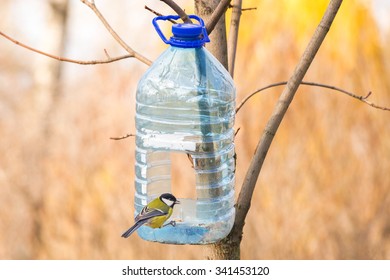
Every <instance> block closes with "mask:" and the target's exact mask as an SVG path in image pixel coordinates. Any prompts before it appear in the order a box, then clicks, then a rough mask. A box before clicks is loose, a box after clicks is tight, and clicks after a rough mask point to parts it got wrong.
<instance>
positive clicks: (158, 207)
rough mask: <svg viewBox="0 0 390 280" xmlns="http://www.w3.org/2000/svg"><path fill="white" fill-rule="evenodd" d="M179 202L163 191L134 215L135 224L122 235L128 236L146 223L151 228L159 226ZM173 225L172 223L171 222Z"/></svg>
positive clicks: (162, 224)
mask: <svg viewBox="0 0 390 280" xmlns="http://www.w3.org/2000/svg"><path fill="white" fill-rule="evenodd" d="M179 203H180V202H179V201H178V200H177V199H176V197H174V196H173V195H172V194H170V193H163V194H162V195H160V196H159V197H158V198H156V199H154V200H152V201H151V202H149V203H148V204H147V205H146V206H145V207H144V208H142V210H141V212H140V213H139V214H138V215H137V216H136V217H135V224H134V225H133V226H132V227H131V228H129V229H128V230H126V231H125V232H124V233H123V234H122V237H124V238H127V237H129V236H130V235H131V234H132V233H133V232H134V231H136V230H137V229H138V228H139V227H140V226H142V225H147V226H149V227H151V228H161V227H163V226H164V223H165V221H166V220H168V219H169V217H170V216H171V215H172V212H173V206H175V204H179ZM171 224H172V225H174V223H171Z"/></svg>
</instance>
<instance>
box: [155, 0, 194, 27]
mask: <svg viewBox="0 0 390 280" xmlns="http://www.w3.org/2000/svg"><path fill="white" fill-rule="evenodd" d="M160 1H162V2H164V3H165V4H167V5H168V6H169V7H171V8H172V10H174V11H175V12H176V13H177V14H178V15H179V16H180V18H181V20H182V21H183V22H185V23H192V21H191V19H190V18H189V17H188V15H187V14H186V12H185V11H184V10H183V9H182V8H180V6H179V5H177V4H176V3H175V2H174V1H172V0H160Z"/></svg>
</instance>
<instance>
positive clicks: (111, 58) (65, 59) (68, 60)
mask: <svg viewBox="0 0 390 280" xmlns="http://www.w3.org/2000/svg"><path fill="white" fill-rule="evenodd" d="M0 35H1V36H3V37H4V38H6V39H8V40H10V41H11V42H13V43H14V44H16V45H18V46H21V47H23V48H25V49H28V50H30V51H33V52H36V53H39V54H41V55H44V56H47V57H50V58H53V59H56V60H59V61H64V62H70V63H76V64H81V65H93V64H105V63H111V62H114V61H118V60H121V59H126V58H130V57H133V55H131V54H127V55H122V56H118V57H109V56H108V55H107V51H106V50H104V51H105V53H106V55H107V59H103V60H77V59H70V58H66V57H62V56H58V55H53V54H49V53H46V52H43V51H40V50H38V49H35V48H33V47H30V46H27V45H25V44H23V43H21V42H19V41H17V40H15V39H13V38H12V37H10V36H8V35H7V34H4V33H3V32H1V31H0Z"/></svg>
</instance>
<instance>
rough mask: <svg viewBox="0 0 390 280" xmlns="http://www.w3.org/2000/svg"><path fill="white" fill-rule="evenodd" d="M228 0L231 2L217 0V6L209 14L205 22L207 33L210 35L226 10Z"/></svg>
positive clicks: (228, 3)
mask: <svg viewBox="0 0 390 280" xmlns="http://www.w3.org/2000/svg"><path fill="white" fill-rule="evenodd" d="M230 2H231V0H221V2H219V4H218V6H217V8H215V10H214V12H213V14H212V15H211V17H210V19H209V20H208V22H207V23H206V30H207V34H209V35H210V34H211V32H213V30H214V28H215V26H216V25H217V23H218V21H219V19H220V18H221V16H222V15H223V14H224V13H225V12H226V10H227V9H228V8H229V5H230Z"/></svg>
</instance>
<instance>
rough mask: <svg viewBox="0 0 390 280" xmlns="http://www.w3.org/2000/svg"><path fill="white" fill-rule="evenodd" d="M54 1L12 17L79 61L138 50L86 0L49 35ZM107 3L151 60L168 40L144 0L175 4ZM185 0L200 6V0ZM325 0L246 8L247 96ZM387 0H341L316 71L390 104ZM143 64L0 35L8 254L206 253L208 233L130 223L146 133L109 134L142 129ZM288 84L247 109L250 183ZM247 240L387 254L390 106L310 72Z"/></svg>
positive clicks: (4, 244) (269, 165) (282, 61)
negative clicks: (152, 234)
mask: <svg viewBox="0 0 390 280" xmlns="http://www.w3.org/2000/svg"><path fill="white" fill-rule="evenodd" d="M51 1H52V2H56V1H54V0H51ZM47 2H50V1H43V0H35V1H31V2H29V3H28V4H27V3H26V2H25V1H21V0H17V1H16V0H15V1H10V0H3V1H2V4H1V6H2V9H1V11H0V30H1V31H2V32H4V33H7V34H8V35H11V36H13V37H15V38H16V39H17V40H19V41H21V42H24V43H26V44H28V45H31V46H33V47H35V48H38V49H41V50H43V51H47V52H52V53H53V54H60V53H58V51H59V50H60V51H61V48H62V49H63V51H61V53H62V55H63V56H66V57H71V58H76V59H82V60H92V59H102V58H103V59H104V58H105V54H104V49H106V50H107V51H108V53H109V55H110V56H112V57H114V56H116V55H121V54H124V53H125V52H124V51H123V50H122V49H121V48H120V47H119V46H118V45H117V44H116V42H114V41H113V40H112V39H111V37H110V35H109V34H108V33H107V32H106V30H105V29H104V28H103V27H102V24H101V23H100V22H99V21H98V19H97V18H96V16H95V15H94V14H93V13H92V12H91V11H90V10H89V9H88V8H87V7H86V6H85V5H83V4H82V3H81V2H79V1H70V2H69V6H68V7H67V11H68V13H67V14H66V21H65V23H66V25H65V26H66V28H63V29H62V33H63V38H64V43H63V44H62V45H61V46H54V47H53V46H52V45H53V44H54V45H55V44H56V42H57V45H58V42H60V39H59V38H56V37H55V36H51V35H50V34H51V33H50V32H52V30H51V31H50V28H51V27H53V26H51V22H50V20H52V19H51V18H50V16H48V13H49V8H47V7H46V6H48V5H47ZM57 2H61V1H57ZM109 2H110V1H103V0H101V1H96V4H97V5H98V7H99V8H100V9H101V11H102V13H103V14H104V15H105V16H106V18H107V20H108V21H109V22H110V23H111V24H112V25H113V27H114V28H115V29H116V30H117V31H118V33H119V34H120V35H122V37H123V38H124V40H125V41H126V42H127V43H128V44H129V45H130V46H132V47H134V49H136V50H138V51H140V52H141V53H142V54H143V55H145V56H147V57H148V58H150V59H153V60H154V59H155V58H156V57H157V56H158V54H159V53H161V52H162V51H163V50H164V49H165V48H166V46H164V45H163V43H162V42H161V41H160V40H159V38H158V36H157V35H156V33H155V32H154V30H153V27H152V25H151V19H152V18H153V15H152V14H151V13H150V12H148V11H146V10H144V7H143V6H144V5H145V4H146V5H149V6H150V7H152V8H154V9H156V10H158V11H160V12H161V13H163V14H170V13H172V12H171V11H170V10H169V8H167V7H165V6H164V5H163V4H162V3H160V1H115V3H111V4H110V3H109ZM135 2H137V3H135ZM177 2H178V3H179V4H180V5H182V6H183V7H186V11H187V13H192V11H193V7H192V3H191V1H180V0H179V1H177ZM327 4H328V1H325V0H319V1H310V0H295V1H293V0H290V1H288V0H280V1H271V0H263V1H244V8H248V7H256V8H257V9H256V10H251V11H245V12H244V13H243V15H242V18H241V30H240V35H239V45H238V55H237V61H236V70H235V81H236V85H237V102H240V101H241V100H242V99H243V98H244V97H245V96H246V95H247V94H249V93H251V92H253V91H254V90H256V89H258V88H260V87H262V86H265V85H267V84H270V83H274V82H278V81H283V80H287V79H288V78H289V76H290V75H291V73H292V71H293V69H294V67H295V65H296V63H297V61H298V60H299V57H300V55H301V54H302V52H303V50H304V48H305V46H306V44H307V43H308V41H309V39H310V37H311V35H312V34H313V32H314V29H315V28H316V26H317V24H318V23H319V21H320V19H321V17H322V14H323V12H324V10H325V8H326V6H327ZM388 6H389V5H388V4H386V1H380V0H376V1H368V0H367V1H363V0H361V1H358V0H356V1H344V3H343V4H342V6H341V9H340V11H339V14H338V15H337V17H336V20H335V22H334V24H333V26H332V28H331V30H330V32H329V34H328V36H327V38H326V39H325V42H324V44H323V46H322V47H321V49H320V51H319V53H318V54H317V57H316V58H315V61H314V63H313V64H312V66H311V68H310V69H309V71H308V73H307V75H306V77H305V79H304V80H306V81H312V82H319V83H325V84H329V85H333V86H337V87H340V88H343V89H345V90H348V91H351V92H354V93H356V94H358V95H366V94H367V93H368V92H369V91H372V95H371V96H370V100H371V101H372V102H374V103H376V104H378V105H383V106H387V107H390V78H389V77H390V47H389V45H390V36H389V35H390V29H389V25H388V24H387V25H386V23H385V22H383V21H382V20H383V19H384V17H383V12H384V11H387V12H390V8H389V7H388ZM386 9H387V10H386ZM32 11H34V12H32ZM228 13H230V11H229V12H228ZM228 18H229V15H228ZM387 18H388V16H387ZM53 64H54V65H53ZM53 67H54V68H53ZM48 69H59V70H58V71H59V72H58V73H52V71H50V70H48ZM146 69H147V66H145V65H143V64H142V63H141V62H138V61H136V60H134V59H128V60H124V61H120V62H116V63H111V64H107V65H95V66H82V65H73V64H69V63H65V62H62V63H60V62H57V61H54V60H52V59H49V58H46V57H42V56H40V55H38V54H35V53H33V52H31V51H27V50H24V49H22V48H20V47H18V46H17V45H15V44H12V43H11V42H9V41H7V40H5V39H4V38H2V37H1V38H0V135H1V138H0V232H1V234H0V258H1V259H204V258H205V254H206V253H205V250H204V249H205V248H204V247H205V246H190V245H188V246H175V245H163V244H157V243H150V242H146V241H143V240H141V239H140V238H139V237H138V236H137V235H133V236H132V237H131V238H129V239H123V238H121V237H120V235H121V233H122V232H123V231H124V230H126V229H127V228H128V226H130V225H131V223H132V215H133V211H134V208H133V178H134V167H133V164H134V139H132V138H130V139H126V140H120V141H113V140H110V139H109V138H110V137H113V136H122V135H125V134H127V133H131V132H133V131H134V106H135V105H134V99H135V90H136V84H137V81H138V79H139V78H140V77H141V75H142V73H143V72H144V71H145V70H146ZM54 74H55V75H54ZM53 76H54V78H53ZM50 77H51V80H50V79H49V78H50ZM48 79H49V82H48ZM53 79H54V82H53ZM50 81H51V82H50ZM282 89H283V88H282V87H279V88H273V89H270V90H268V91H266V92H263V93H259V94H258V95H257V96H256V97H254V98H253V99H251V101H249V102H248V103H247V104H246V105H245V106H244V107H243V108H242V109H241V110H240V111H239V112H238V114H237V118H236V127H237V128H238V127H240V128H241V130H240V132H239V133H238V135H237V137H236V152H237V157H238V162H237V179H236V183H237V184H236V186H237V187H236V190H237V194H238V192H239V191H240V186H241V184H242V181H243V179H244V176H245V172H246V170H247V167H248V165H249V162H250V160H251V157H252V155H253V152H254V150H255V147H256V144H257V142H258V140H259V138H260V136H261V133H262V131H263V128H264V126H265V124H266V122H267V120H268V118H269V116H270V114H271V112H272V109H273V106H274V105H275V103H276V101H277V98H278V96H279V94H280V93H281V91H282ZM183 160H187V159H183ZM178 167H180V165H177V168H178ZM189 172H191V170H190V169H188V170H187V171H185V172H183V171H181V170H180V171H176V170H174V171H173V173H174V176H175V182H176V183H175V184H176V190H177V192H178V193H179V195H178V196H179V197H180V196H186V195H187V194H188V193H192V192H193V190H191V189H189V186H188V182H189V181H191V180H192V179H188V178H189V177H191V174H190V173H189ZM192 181H193V180H192ZM241 254H242V258H243V259H389V258H390V113H389V112H386V111H381V110H376V109H374V108H371V107H369V106H367V105H365V104H363V103H361V102H359V101H357V100H355V99H352V98H350V97H347V96H345V95H343V94H341V93H336V92H334V91H330V90H327V89H323V88H314V87H308V86H301V87H300V89H299V90H298V93H297V95H296V97H295V99H294V100H293V103H292V105H291V107H290V109H289V111H288V113H287V115H286V117H285V119H284V120H283V122H282V124H281V126H280V128H279V131H278V133H277V135H276V137H275V139H274V142H273V144H272V146H271V149H270V151H269V153H268V156H267V158H266V161H265V164H264V167H263V170H262V171H261V174H260V178H259V181H258V183H257V187H256V190H255V192H254V196H253V200H252V207H251V209H250V212H249V214H248V217H247V221H246V225H245V228H244V236H243V241H242V247H241Z"/></svg>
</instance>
